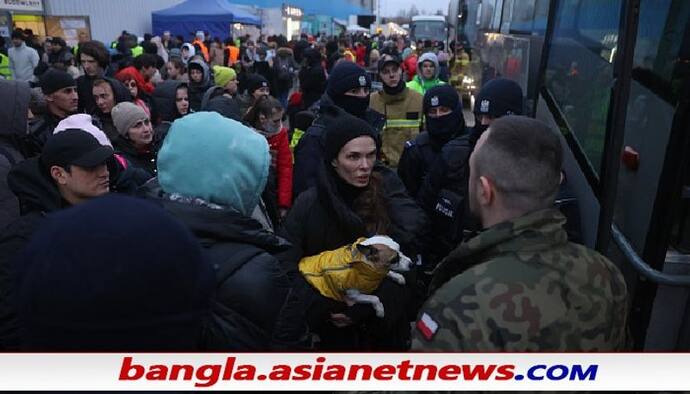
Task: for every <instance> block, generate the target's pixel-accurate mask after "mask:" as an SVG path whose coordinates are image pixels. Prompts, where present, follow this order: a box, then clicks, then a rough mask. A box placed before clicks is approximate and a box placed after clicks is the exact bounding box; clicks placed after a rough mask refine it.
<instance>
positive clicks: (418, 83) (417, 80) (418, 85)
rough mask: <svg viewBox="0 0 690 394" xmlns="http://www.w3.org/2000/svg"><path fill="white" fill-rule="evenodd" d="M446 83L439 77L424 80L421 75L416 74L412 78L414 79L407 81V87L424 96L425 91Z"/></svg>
mask: <svg viewBox="0 0 690 394" xmlns="http://www.w3.org/2000/svg"><path fill="white" fill-rule="evenodd" d="M445 84H446V83H445V82H443V81H441V80H440V79H438V78H434V79H432V80H430V81H429V80H424V81H422V78H421V77H420V76H419V75H415V76H414V78H412V80H411V81H409V82H408V83H407V87H408V88H410V89H412V90H414V91H415V92H417V93H419V94H421V95H422V96H424V93H426V91H427V90H429V89H431V88H433V87H434V86H438V85H445Z"/></svg>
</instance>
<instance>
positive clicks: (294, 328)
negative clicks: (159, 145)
mask: <svg viewBox="0 0 690 394" xmlns="http://www.w3.org/2000/svg"><path fill="white" fill-rule="evenodd" d="M141 192H142V194H144V195H145V196H146V197H147V198H148V199H151V200H154V201H156V202H158V203H160V204H161V205H162V206H163V208H165V209H166V210H167V211H169V212H170V213H171V214H173V215H174V216H175V217H177V218H178V219H179V220H181V221H182V222H183V223H185V224H186V225H187V226H188V227H189V229H190V230H191V231H192V232H193V233H194V234H195V235H196V237H197V238H198V239H199V242H201V245H202V246H203V248H204V252H205V255H206V256H207V258H208V259H209V260H210V262H211V264H212V266H213V267H214V269H215V271H216V283H217V288H216V297H215V301H214V306H213V317H212V319H211V321H209V322H208V323H207V324H206V328H205V333H204V339H203V346H204V348H205V350H213V351H275V350H295V349H300V348H302V347H303V345H302V342H301V341H302V340H303V339H304V338H305V334H306V331H305V329H306V326H305V324H304V322H303V321H301V320H299V319H298V318H296V317H295V315H296V314H299V313H298V312H293V311H295V309H294V305H301V303H297V302H296V301H295V296H296V295H295V293H294V292H293V291H292V284H291V282H290V280H289V279H288V276H287V275H286V273H285V271H284V268H283V266H282V264H281V262H280V261H279V259H278V258H277V257H276V255H278V254H280V253H281V252H285V251H286V250H287V249H288V248H289V247H290V244H289V243H288V242H287V241H286V240H285V239H283V238H280V237H278V236H276V235H275V234H273V233H270V232H268V231H266V230H264V229H263V227H261V225H260V224H259V222H257V221H256V220H254V219H252V218H249V217H246V216H243V215H241V214H240V213H239V212H237V211H234V210H231V209H211V208H208V207H205V206H196V205H191V204H186V203H181V202H174V201H170V200H168V199H167V198H165V197H164V195H163V193H162V191H161V189H160V187H159V186H158V185H157V183H156V182H155V181H152V182H149V183H147V184H146V185H145V186H144V187H143V188H142V190H141Z"/></svg>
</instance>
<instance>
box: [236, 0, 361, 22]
mask: <svg viewBox="0 0 690 394" xmlns="http://www.w3.org/2000/svg"><path fill="white" fill-rule="evenodd" d="M232 2H233V3H235V4H244V5H255V6H257V7H259V8H281V7H282V6H283V4H285V3H287V4H289V5H291V6H295V7H299V8H301V9H302V10H304V13H305V14H306V15H325V16H331V17H334V18H341V19H347V18H348V16H350V15H370V14H371V12H370V11H367V10H365V9H363V8H360V7H357V6H355V5H352V4H350V3H348V2H347V0H330V1H324V0H232Z"/></svg>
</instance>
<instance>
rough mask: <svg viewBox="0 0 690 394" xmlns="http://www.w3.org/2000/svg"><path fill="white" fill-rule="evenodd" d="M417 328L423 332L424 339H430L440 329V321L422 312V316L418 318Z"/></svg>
mask: <svg viewBox="0 0 690 394" xmlns="http://www.w3.org/2000/svg"><path fill="white" fill-rule="evenodd" d="M417 330H419V332H420V333H422V336H423V337H424V339H426V340H427V341H430V340H431V338H433V337H434V335H436V331H438V323H436V321H434V319H432V318H431V316H429V315H428V314H426V313H422V318H421V319H419V320H417Z"/></svg>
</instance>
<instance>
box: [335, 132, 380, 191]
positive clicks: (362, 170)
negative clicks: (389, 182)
mask: <svg viewBox="0 0 690 394" xmlns="http://www.w3.org/2000/svg"><path fill="white" fill-rule="evenodd" d="M374 161H376V142H375V141H374V139H373V138H371V137H367V136H362V137H357V138H355V139H353V140H350V142H348V143H347V144H345V145H344V146H343V147H342V148H341V149H340V152H338V157H337V158H335V159H334V160H333V161H332V162H331V165H332V166H333V168H334V169H335V172H336V173H337V174H338V176H340V178H341V179H342V180H343V181H345V182H346V183H348V184H350V185H352V186H355V187H366V186H367V185H368V184H369V179H370V178H371V171H372V169H373V168H374Z"/></svg>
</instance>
